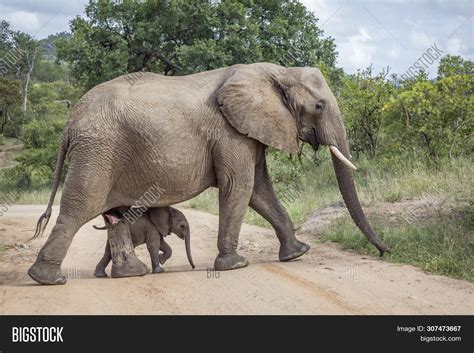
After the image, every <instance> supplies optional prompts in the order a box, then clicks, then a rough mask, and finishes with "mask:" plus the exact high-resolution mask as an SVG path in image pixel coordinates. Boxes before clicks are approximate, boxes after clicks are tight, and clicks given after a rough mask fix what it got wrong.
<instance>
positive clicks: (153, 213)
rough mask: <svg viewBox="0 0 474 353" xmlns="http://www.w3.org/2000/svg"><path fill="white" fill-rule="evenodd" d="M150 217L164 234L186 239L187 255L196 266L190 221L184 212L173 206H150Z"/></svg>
mask: <svg viewBox="0 0 474 353" xmlns="http://www.w3.org/2000/svg"><path fill="white" fill-rule="evenodd" d="M150 219H151V220H152V222H153V223H154V225H155V227H156V229H157V230H158V232H159V233H160V234H161V235H162V236H164V237H165V236H167V235H168V234H170V233H173V234H176V235H177V236H178V237H179V238H180V239H184V244H185V247H186V256H187V257H188V261H189V263H190V264H191V266H192V268H194V267H195V266H194V263H193V257H192V255H191V231H190V228H189V223H188V220H187V219H186V217H185V216H184V214H183V212H181V211H179V210H177V209H176V208H173V207H155V208H150Z"/></svg>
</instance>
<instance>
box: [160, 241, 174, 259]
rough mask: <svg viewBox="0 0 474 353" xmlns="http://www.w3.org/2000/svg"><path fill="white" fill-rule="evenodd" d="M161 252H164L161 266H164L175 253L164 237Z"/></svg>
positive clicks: (161, 256) (161, 255) (161, 242)
mask: <svg viewBox="0 0 474 353" xmlns="http://www.w3.org/2000/svg"><path fill="white" fill-rule="evenodd" d="M160 250H161V251H163V254H160V264H162V265H163V264H164V263H165V262H166V261H167V260H168V259H169V258H170V257H171V254H172V253H173V250H172V249H171V246H169V245H168V243H167V242H166V241H165V239H164V238H163V236H161V241H160Z"/></svg>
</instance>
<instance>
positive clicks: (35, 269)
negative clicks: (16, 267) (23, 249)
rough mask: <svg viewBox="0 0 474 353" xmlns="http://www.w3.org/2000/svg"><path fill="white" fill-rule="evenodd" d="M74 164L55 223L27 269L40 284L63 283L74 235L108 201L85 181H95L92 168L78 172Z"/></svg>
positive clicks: (102, 191)
mask: <svg viewBox="0 0 474 353" xmlns="http://www.w3.org/2000/svg"><path fill="white" fill-rule="evenodd" d="M75 167H76V166H75V165H74V164H73V163H71V165H70V167H69V171H68V176H67V178H66V183H65V185H64V189H63V195H62V198H61V206H60V210H59V216H58V218H57V220H56V224H55V225H54V227H53V230H52V232H51V234H50V235H49V237H48V240H47V241H46V243H45V244H44V245H43V247H42V248H41V250H40V251H39V253H38V257H37V259H36V261H35V263H34V264H33V265H32V266H31V267H30V269H29V270H28V274H29V275H30V277H31V278H32V279H34V280H35V281H36V282H38V283H41V284H64V283H66V277H64V276H63V275H62V274H61V264H62V262H63V260H64V258H65V256H66V253H67V251H68V249H69V247H70V245H71V243H72V240H73V238H74V236H75V235H76V233H77V231H78V230H79V228H81V226H82V225H84V224H85V223H87V222H88V221H90V220H91V219H93V218H94V217H96V216H97V215H99V214H100V213H102V212H103V211H105V210H103V209H102V208H101V207H102V206H104V204H105V202H106V200H107V191H106V190H107V189H106V188H104V187H102V186H101V185H98V184H97V185H91V184H92V183H91V182H87V181H90V180H94V179H93V178H92V176H93V175H94V174H93V171H92V170H90V172H88V170H81V172H80V173H77V172H76V170H75ZM101 177H102V176H101ZM103 177H104V179H99V180H108V178H107V176H106V175H104V176H103ZM98 200H99V201H100V203H99V204H98V203H97V201H98Z"/></svg>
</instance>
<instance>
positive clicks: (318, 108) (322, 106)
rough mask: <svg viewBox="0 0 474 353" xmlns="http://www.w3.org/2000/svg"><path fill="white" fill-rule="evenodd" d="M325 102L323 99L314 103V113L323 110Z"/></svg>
mask: <svg viewBox="0 0 474 353" xmlns="http://www.w3.org/2000/svg"><path fill="white" fill-rule="evenodd" d="M324 108H325V104H324V102H323V101H319V102H317V103H316V113H318V114H320V113H322V112H323V111H324Z"/></svg>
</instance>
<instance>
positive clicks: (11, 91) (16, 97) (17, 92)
mask: <svg viewBox="0 0 474 353" xmlns="http://www.w3.org/2000/svg"><path fill="white" fill-rule="evenodd" d="M21 101H22V94H21V82H20V81H17V80H9V79H6V78H3V77H0V115H1V122H0V124H1V128H0V131H2V132H3V133H4V134H5V135H6V136H16V134H15V132H14V131H13V132H12V131H11V130H6V129H5V126H6V125H7V124H8V121H9V120H10V119H11V116H12V115H14V114H13V111H14V109H15V108H18V106H19V105H20V103H21Z"/></svg>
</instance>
